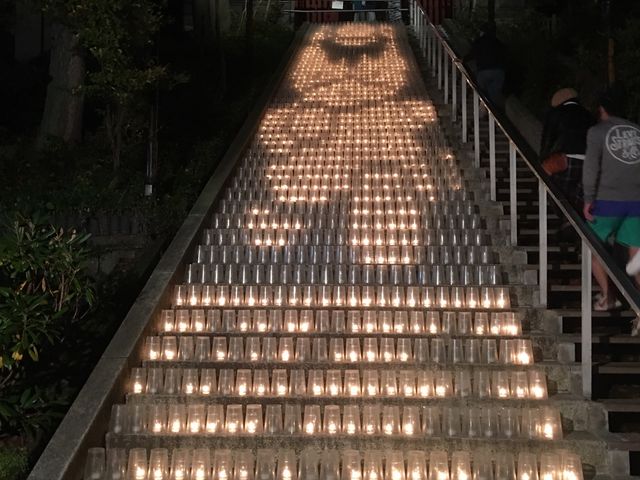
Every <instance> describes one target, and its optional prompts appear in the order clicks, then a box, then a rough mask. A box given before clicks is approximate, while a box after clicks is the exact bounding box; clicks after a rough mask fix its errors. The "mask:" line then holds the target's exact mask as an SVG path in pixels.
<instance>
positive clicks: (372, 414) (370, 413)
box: [362, 405, 380, 435]
mask: <svg viewBox="0 0 640 480" xmlns="http://www.w3.org/2000/svg"><path fill="white" fill-rule="evenodd" d="M362 431H363V433H365V434H366V435H376V434H378V433H379V432H380V407H379V405H364V406H363V407H362Z"/></svg>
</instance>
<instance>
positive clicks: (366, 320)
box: [160, 308, 522, 336]
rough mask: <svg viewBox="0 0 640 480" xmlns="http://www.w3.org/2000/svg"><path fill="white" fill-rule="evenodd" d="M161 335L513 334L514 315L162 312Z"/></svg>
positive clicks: (517, 326)
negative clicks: (285, 333)
mask: <svg viewBox="0 0 640 480" xmlns="http://www.w3.org/2000/svg"><path fill="white" fill-rule="evenodd" d="M160 330H161V331H162V332H165V333H173V332H178V333H191V332H193V333H200V332H207V333H281V332H287V333H340V334H342V333H356V334H369V333H385V334H410V335H460V336H467V335H468V336H486V335H492V336H518V335H522V325H521V323H520V319H519V318H516V315H515V312H504V311H498V312H486V311H476V312H468V311H467V312H464V311H462V312H460V311H443V312H440V311H437V310H435V311H434V310H431V311H422V310H394V311H391V310H347V311H345V310H320V309H318V310H291V309H289V310H282V309H273V310H263V309H244V310H231V309H224V310H221V309H208V310H204V309H200V308H194V309H188V308H179V309H170V310H169V309H167V310H162V312H161V314H160Z"/></svg>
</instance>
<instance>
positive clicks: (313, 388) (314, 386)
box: [307, 370, 324, 397]
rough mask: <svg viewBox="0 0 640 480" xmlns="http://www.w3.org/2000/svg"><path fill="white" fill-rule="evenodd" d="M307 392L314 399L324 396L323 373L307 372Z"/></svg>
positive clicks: (319, 371) (318, 371)
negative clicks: (314, 397)
mask: <svg viewBox="0 0 640 480" xmlns="http://www.w3.org/2000/svg"><path fill="white" fill-rule="evenodd" d="M307 391H308V392H309V393H310V394H311V395H313V396H316V397H319V396H322V395H324V372H323V371H322V370H309V380H308V384H307Z"/></svg>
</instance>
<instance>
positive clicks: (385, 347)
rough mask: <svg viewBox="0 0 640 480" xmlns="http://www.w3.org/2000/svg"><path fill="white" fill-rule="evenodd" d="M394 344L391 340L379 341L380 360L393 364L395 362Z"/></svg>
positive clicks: (382, 339)
mask: <svg viewBox="0 0 640 480" xmlns="http://www.w3.org/2000/svg"><path fill="white" fill-rule="evenodd" d="M395 350H396V349H395V342H394V339H393V338H388V337H387V338H381V339H380V360H382V361H384V362H394V361H395V360H396V351H395Z"/></svg>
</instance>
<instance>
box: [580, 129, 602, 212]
mask: <svg viewBox="0 0 640 480" xmlns="http://www.w3.org/2000/svg"><path fill="white" fill-rule="evenodd" d="M603 140H604V139H603V138H602V135H600V133H599V132H598V131H597V130H596V127H592V128H590V129H589V131H588V132H587V152H586V154H585V159H584V168H583V170H582V188H583V190H584V216H585V218H586V219H587V220H589V221H592V220H593V215H592V214H591V208H592V206H593V202H594V200H595V199H596V193H597V189H598V178H599V176H600V168H601V165H602V143H603Z"/></svg>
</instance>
